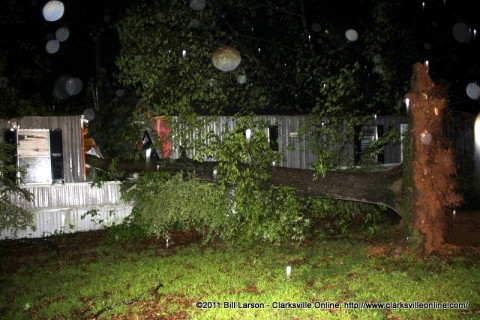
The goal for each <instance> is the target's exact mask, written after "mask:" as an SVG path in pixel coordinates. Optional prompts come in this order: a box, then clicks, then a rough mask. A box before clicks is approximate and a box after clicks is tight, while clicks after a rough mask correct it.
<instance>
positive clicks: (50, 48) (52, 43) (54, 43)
mask: <svg viewBox="0 0 480 320" xmlns="http://www.w3.org/2000/svg"><path fill="white" fill-rule="evenodd" d="M45 49H46V50H47V52H48V53H50V54H54V53H56V52H57V51H58V49H60V42H58V40H49V41H48V42H47V44H46V45H45Z"/></svg>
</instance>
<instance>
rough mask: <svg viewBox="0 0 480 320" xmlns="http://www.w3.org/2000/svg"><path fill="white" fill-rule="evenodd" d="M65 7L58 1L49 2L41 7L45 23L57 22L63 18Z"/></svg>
mask: <svg viewBox="0 0 480 320" xmlns="http://www.w3.org/2000/svg"><path fill="white" fill-rule="evenodd" d="M64 12H65V7H64V5H63V3H62V2H60V1H49V2H47V3H46V4H45V6H43V10H42V13H43V17H44V18H45V20H47V21H57V20H58V19H60V18H61V17H62V16H63V13H64Z"/></svg>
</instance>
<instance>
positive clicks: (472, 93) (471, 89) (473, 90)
mask: <svg viewBox="0 0 480 320" xmlns="http://www.w3.org/2000/svg"><path fill="white" fill-rule="evenodd" d="M466 91H467V96H468V97H469V98H470V99H472V100H477V99H478V98H480V87H479V86H478V84H476V83H474V82H471V83H469V84H467V89H466Z"/></svg>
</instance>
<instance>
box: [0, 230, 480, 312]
mask: <svg viewBox="0 0 480 320" xmlns="http://www.w3.org/2000/svg"><path fill="white" fill-rule="evenodd" d="M392 233H393V230H386V231H385V233H384V234H383V235H377V236H376V237H373V238H370V239H369V240H365V238H364V237H348V238H342V239H328V240H327V239H318V240H316V241H311V242H308V243H304V244H302V245H293V244H262V243H243V244H240V243H217V244H212V245H209V246H203V245H201V244H199V243H197V242H193V243H189V244H182V245H179V244H175V243H173V244H172V245H171V246H170V247H169V248H165V246H164V243H163V242H160V241H153V242H144V243H141V244H105V243H101V242H100V243H89V242H86V243H84V244H83V246H65V247H60V255H57V254H55V252H53V251H51V250H48V249H46V248H45V247H40V246H33V247H31V248H29V249H28V250H22V251H18V250H17V251H15V250H14V251H15V252H13V251H12V249H11V248H10V249H8V248H7V246H3V249H1V247H0V252H1V253H2V256H1V257H2V262H1V265H0V266H1V269H0V271H1V274H0V318H2V319H92V318H98V319H254V318H255V319H272V318H278V319H352V318H353V319H459V318H462V319H474V318H476V319H478V318H479V317H480V290H479V289H478V288H480V261H479V259H478V258H479V256H478V254H477V255H461V256H457V257H453V258H449V259H445V258H442V259H439V258H435V257H431V258H430V259H428V260H427V261H423V260H422V261H417V260H416V259H415V257H414V256H413V255H412V254H409V252H408V250H407V251H405V252H403V253H402V254H396V253H395V246H394V240H393V239H391V237H390V236H389V234H392ZM177 243H178V242H177ZM13 253H15V254H16V256H15V255H14V254H13ZM19 253H20V254H19ZM287 266H291V268H292V273H291V276H290V277H287V275H286V271H285V270H286V267H287ZM415 301H419V302H449V303H450V302H453V303H458V302H460V303H463V302H468V308H466V309H461V310H446V309H408V308H383V309H360V308H358V309H349V308H346V305H345V303H347V302H356V303H359V304H360V303H361V302H370V303H375V302H402V303H409V302H415ZM198 302H203V303H201V304H200V305H199V306H201V307H202V308H199V307H197V303H198ZM225 302H235V303H237V305H235V307H233V305H231V304H230V305H229V306H230V308H226V306H227V305H225ZM277 302H282V303H287V302H291V303H302V302H304V303H303V304H301V305H295V306H296V307H298V306H303V307H304V308H293V307H292V308H278V306H279V304H278V303H277ZM244 303H258V305H256V306H257V307H261V306H262V304H263V308H238V306H239V305H241V306H245V307H248V306H251V305H243V304H244ZM308 303H310V304H311V306H310V307H308V306H309V305H308ZM320 303H323V305H320ZM336 303H338V304H339V307H338V308H336V306H335V305H334V304H336Z"/></svg>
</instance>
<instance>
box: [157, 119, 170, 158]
mask: <svg viewBox="0 0 480 320" xmlns="http://www.w3.org/2000/svg"><path fill="white" fill-rule="evenodd" d="M153 129H154V130H155V131H156V132H157V135H158V140H159V141H160V143H161V145H162V146H161V149H162V155H163V158H169V157H170V152H171V151H172V142H171V141H170V140H169V137H170V131H171V130H170V128H169V127H168V126H167V123H166V121H165V118H164V117H154V118H153Z"/></svg>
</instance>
